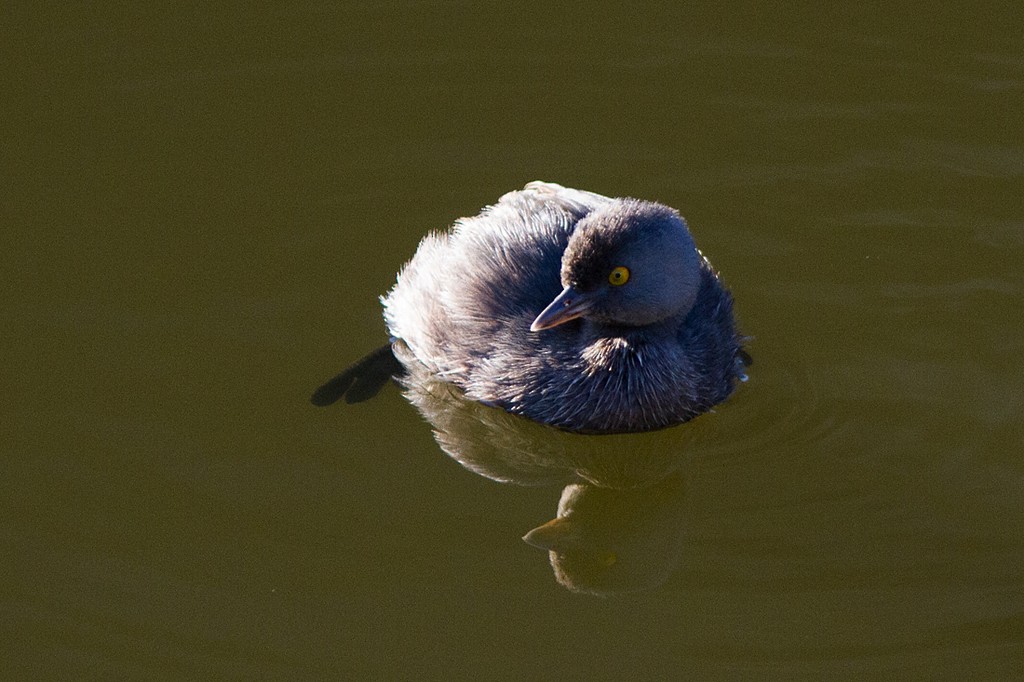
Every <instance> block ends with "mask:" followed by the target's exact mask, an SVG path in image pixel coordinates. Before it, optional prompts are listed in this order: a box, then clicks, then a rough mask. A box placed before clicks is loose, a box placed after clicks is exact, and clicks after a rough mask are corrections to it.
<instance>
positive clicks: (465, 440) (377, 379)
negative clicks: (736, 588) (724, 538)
mask: <svg viewBox="0 0 1024 682" xmlns="http://www.w3.org/2000/svg"><path fill="white" fill-rule="evenodd" d="M386 348H389V349H390V348H393V352H386V351H384V350H378V351H376V352H375V353H374V354H371V355H369V356H367V358H364V359H363V361H361V362H360V363H357V364H356V365H354V366H353V368H351V369H350V370H349V373H348V376H347V377H345V378H344V381H345V382H347V384H348V386H349V390H350V391H351V390H355V393H356V397H357V398H362V397H363V396H364V395H365V394H366V393H368V392H373V393H375V392H376V389H378V388H380V387H381V386H383V385H384V384H386V383H387V381H388V380H389V379H390V378H392V377H395V378H396V379H397V380H398V381H399V383H400V384H401V385H402V387H403V389H404V393H405V396H406V397H407V399H408V400H409V401H410V402H411V403H412V404H413V405H415V406H416V408H417V409H418V410H419V411H420V413H421V414H422V415H423V417H424V418H425V419H426V420H427V421H428V422H429V423H430V424H431V426H432V428H433V433H434V438H435V439H436V441H437V443H438V444H439V445H440V447H441V449H442V450H444V452H445V453H447V454H448V455H449V456H451V457H452V458H453V459H455V460H456V461H457V462H459V463H460V464H461V465H462V466H463V467H465V468H466V469H468V470H470V471H472V472H474V473H476V474H479V475H481V476H484V477H486V478H489V479H491V480H494V481H498V482H501V483H510V484H517V485H524V486H550V485H559V486H564V489H563V491H562V496H561V500H560V501H559V504H558V512H557V516H556V517H555V518H554V519H552V520H550V521H548V522H547V523H544V524H542V525H540V526H538V527H537V528H534V529H533V530H531V531H530V532H528V533H527V534H526V535H525V536H524V538H523V539H524V540H525V541H526V542H527V543H529V544H530V545H533V546H535V547H538V548H540V549H543V550H546V551H547V552H548V554H549V558H550V561H551V566H552V568H553V570H554V573H555V577H556V578H557V580H558V582H559V583H561V584H562V585H563V586H565V587H566V588H568V589H570V590H573V591H577V592H585V593H591V594H599V595H611V594H618V593H625V592H631V591H637V590H644V589H652V588H655V587H657V586H659V585H661V584H662V583H663V582H664V581H665V580H667V579H668V577H669V576H670V575H671V574H672V572H673V570H674V569H675V568H676V566H677V565H678V563H679V560H680V556H681V552H682V547H683V544H684V541H685V535H686V526H685V523H684V518H683V517H684V514H685V489H686V481H687V477H686V476H685V475H684V474H685V473H686V472H688V471H690V470H691V468H692V466H691V465H692V464H693V462H692V456H693V455H692V453H693V452H694V451H695V450H696V449H698V448H697V446H699V445H700V444H701V443H702V442H704V441H706V440H708V439H713V438H714V436H715V432H714V420H704V419H695V420H694V421H692V422H691V423H690V424H687V425H686V426H685V427H682V428H673V429H665V430H662V431H658V432H656V433H641V434H615V435H602V436H593V435H580V434H575V433H571V432H566V431H564V430H559V429H555V428H552V427H550V426H546V425H543V424H538V423H535V422H533V421H530V420H528V419H524V418H523V417H521V416H518V415H515V414H512V413H509V412H507V411H505V410H502V409H499V408H495V407H491V406H488V405H484V404H482V403H479V402H477V401H473V400H468V399H466V397H465V396H464V394H463V392H462V391H461V390H460V389H459V388H458V387H456V386H454V385H452V384H450V383H448V382H446V381H443V380H441V379H439V378H438V377H437V376H436V375H435V374H433V373H432V372H430V371H429V369H428V368H426V367H425V366H424V365H423V364H422V363H419V362H417V361H416V359H415V357H414V356H413V355H412V353H411V352H410V351H409V349H408V348H407V347H406V346H405V345H404V344H403V343H401V342H395V344H394V345H393V346H392V347H386ZM396 369H397V371H396ZM339 376H341V375H339ZM346 395H348V394H346ZM353 402H356V401H353Z"/></svg>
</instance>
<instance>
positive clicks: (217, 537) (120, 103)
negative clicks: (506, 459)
mask: <svg viewBox="0 0 1024 682" xmlns="http://www.w3.org/2000/svg"><path fill="white" fill-rule="evenodd" d="M14 19H15V25H17V26H19V27H20V30H19V31H18V39H17V40H16V41H12V42H11V43H10V45H9V47H8V50H7V52H8V53H10V54H11V57H10V59H9V60H8V63H7V66H6V70H7V71H8V73H9V80H10V81H11V87H10V93H9V96H8V97H7V98H6V99H7V102H6V104H4V105H3V108H4V112H5V114H6V117H5V118H6V119H8V121H9V125H7V126H5V132H4V134H3V139H4V143H3V146H2V149H3V154H4V157H5V163H4V166H5V168H6V169H7V173H6V175H7V176H8V188H7V192H6V193H5V194H6V196H7V199H6V202H5V206H4V209H3V212H4V215H5V220H4V223H5V224H6V225H7V226H8V230H9V236H8V237H7V238H6V239H5V249H4V251H5V260H6V261H8V262H7V264H6V265H5V267H4V270H5V272H6V273H7V274H6V277H5V281H7V283H8V286H7V295H6V296H5V297H4V302H3V306H4V315H5V317H6V319H7V332H6V334H5V335H4V342H3V346H4V354H5V363H4V365H5V369H4V370H3V376H4V378H5V383H6V386H7V397H8V400H7V407H6V408H5V410H4V414H5V419H4V421H5V422H6V427H5V428H4V430H3V433H4V436H5V439H4V440H5V443H6V445H5V448H4V449H5V455H4V457H3V459H2V461H3V464H2V465H0V473H2V475H0V480H2V481H3V484H2V486H3V488H2V490H3V493H2V497H0V499H2V504H3V514H2V519H3V520H2V521H0V537H3V539H4V540H5V542H6V544H7V547H8V555H9V557H10V558H9V560H8V562H7V565H8V571H7V579H6V580H4V581H3V582H4V584H3V589H2V595H3V597H2V600H0V609H2V616H3V617H2V621H3V623H4V625H5V627H4V631H5V632H4V637H3V640H4V642H5V644H4V649H5V650H6V651H7V652H8V653H7V654H5V656H4V659H5V660H6V661H7V665H8V670H9V672H8V674H9V675H12V676H14V677H20V678H41V677H56V676H59V677H62V678H81V677H96V678H100V679H108V678H117V677H143V678H151V677H155V678H171V679H180V678H192V677H198V678H218V677H239V676H241V677H246V678H249V677H267V678H275V679H280V678H290V677H296V676H298V677H301V678H306V679H309V678H332V679H337V678H355V679H361V678H398V679H401V678H414V677H415V678H422V677H426V678H432V679H440V678H444V679H458V678H465V679H523V678H535V677H544V678H547V677H553V676H559V677H562V676H566V677H570V678H572V677H586V678H591V679H610V678H620V677H623V676H626V675H629V676H630V677H640V678H651V679H664V678H666V677H673V678H674V677H685V676H690V677H696V678H698V679H714V678H750V679H764V678H782V679H793V678H799V677H810V678H822V677H829V678H835V677H850V678H857V679H866V678H873V677H876V678H885V679H891V678H892V677H894V676H895V677H917V678H929V679H937V678H943V677H945V678H950V679H963V678H967V677H971V678H982V677H994V678H1008V677H1012V676H1014V675H1020V674H1021V673H1022V670H1021V668H1020V665H1021V663H1020V661H1021V660H1022V659H1024V571H1022V569H1021V565H1022V563H1024V561H1022V560H1024V510H1022V504H1024V465H1022V463H1021V443H1022V430H1021V423H1022V419H1024V388H1022V380H1021V377H1022V376H1024V371H1022V369H1024V367H1022V360H1021V358H1022V357H1024V353H1022V351H1024V348H1022V342H1021V334H1020V332H1021V328H1020V322H1019V317H1020V315H1019V311H1020V309H1021V307H1022V303H1024V287H1022V285H1024V282H1022V275H1021V272H1022V263H1024V218H1022V215H1024V204H1022V201H1021V186H1022V184H1021V183H1022V179H1024V144H1022V142H1021V136H1020V134H1019V133H1020V112H1021V110H1022V108H1024V52H1022V49H1021V45H1020V41H1019V30H1018V28H1017V27H1019V25H1020V22H1019V17H1017V16H1015V13H1014V12H1003V13H998V12H994V11H988V10H985V8H979V9H977V10H976V11H974V12H972V13H971V15H970V16H966V15H964V14H963V13H961V12H960V10H959V9H956V8H952V6H951V7H950V9H948V10H947V9H944V8H943V7H935V8H932V9H931V10H930V12H929V14H928V15H927V16H919V15H910V14H906V15H902V14H900V13H898V12H896V11H888V12H887V13H886V14H869V13H868V12H867V11H865V12H863V13H861V14H840V13H833V14H828V13H824V14H816V15H813V16H811V15H798V14H795V13H790V12H788V11H786V10H782V9H778V8H776V9H773V10H772V12H771V13H758V12H755V11H752V8H751V10H748V11H739V10H737V11H734V12H724V11H723V10H722V9H721V8H720V7H719V6H718V5H712V4H706V5H704V6H701V5H697V6H692V5H691V6H688V7H687V8H685V9H677V8H675V7H674V6H673V5H668V4H666V5H665V6H662V5H660V4H658V3H643V4H641V5H639V6H630V7H629V8H623V7H621V6H619V5H617V4H608V5H607V6H606V7H600V8H598V7H597V6H592V7H591V9H590V10H589V11H587V12H585V13H584V12H571V13H570V12H564V13H563V12H561V11H559V10H557V9H553V8H550V7H545V8H537V9H535V10H534V11H527V10H525V9H511V8H510V9H504V10H501V9H497V10H490V9H485V8H483V7H481V6H479V5H477V4H469V3H466V4H464V3H443V2H437V3H433V2H420V3H391V4H384V5H380V4H378V5H375V6H372V7H370V6H367V7H334V6H331V5H321V4H301V3H300V4H298V5H292V6H290V7H289V8H287V9H281V10H262V11H261V12H252V11H250V12H242V11H240V10H239V11H227V10H221V9H212V8H210V9H203V8H200V9H187V8H179V7H164V8H158V7H150V6H148V5H147V6H145V7H143V6H140V7H138V8H135V9H124V8H122V9H116V10H115V9H114V8H108V9H85V10H81V9H78V10H76V9H62V10H61V11H60V12H54V13H53V14H52V15H49V16H44V14H43V12H42V10H36V9H34V10H31V12H29V11H27V10H26V11H24V12H23V13H22V16H18V17H14ZM533 179H545V180H551V181H557V182H561V183H563V184H567V185H570V186H577V187H582V188H586V189H590V190H594V191H598V192H602V193H605V194H612V195H634V196H639V197H643V198H648V199H655V200H659V201H662V202H664V203H667V204H670V205H672V206H675V207H678V208H679V209H680V210H681V212H682V213H683V214H684V215H685V216H686V217H687V219H688V220H689V222H690V223H691V226H692V228H693V231H694V234H695V237H696V239H697V241H698V243H699V244H700V246H701V248H702V250H703V251H704V253H705V254H706V255H707V256H708V257H709V258H710V259H711V261H712V262H713V263H714V264H715V266H716V267H717V268H719V269H720V270H721V272H722V274H723V277H724V278H725V280H726V282H727V283H728V284H729V286H730V287H731V288H732V290H733V292H734V295H735V297H736V305H737V314H738V317H739V320H740V324H741V325H742V327H743V329H744V330H745V332H746V333H748V334H749V335H750V336H751V337H752V341H751V342H750V352H751V353H752V354H753V355H754V357H755V363H756V364H755V365H754V367H753V368H752V370H751V379H750V381H749V382H748V383H747V384H744V385H743V386H741V387H740V389H739V390H738V392H737V393H736V394H735V396H734V398H733V399H732V400H731V401H730V402H729V403H728V404H726V405H725V406H723V407H722V409H720V410H718V411H717V412H716V413H715V414H712V415H708V416H706V417H703V418H701V420H698V422H695V423H693V424H690V425H687V426H685V427H683V428H684V429H690V428H692V429H693V440H694V442H693V443H692V445H691V448H692V450H691V451H689V452H687V456H688V458H689V459H688V460H687V464H686V466H685V467H683V468H682V473H683V474H684V475H685V479H686V484H685V485H686V487H685V498H681V499H682V501H681V502H679V503H678V506H675V507H672V509H673V512H672V515H671V524H669V522H667V521H665V522H663V525H666V524H668V527H671V528H672V529H673V530H674V531H678V532H674V534H672V536H671V537H672V538H673V540H672V542H674V543H677V545H673V546H674V547H675V548H676V549H677V550H678V557H676V558H677V559H678V562H677V563H676V564H675V566H674V568H673V569H672V571H671V572H670V573H669V574H668V575H666V576H664V578H665V579H664V581H662V582H661V583H660V584H659V585H658V586H657V587H652V588H650V589H647V590H644V591H640V592H636V593H631V594H628V595H620V596H611V597H594V596H591V595H586V594H576V593H573V592H571V591H569V590H567V589H566V588H565V587H563V586H562V585H560V584H559V583H558V582H557V580H556V579H555V575H554V573H553V571H552V568H551V566H550V565H549V563H548V560H547V557H546V556H545V555H544V554H543V553H542V552H540V551H538V550H537V549H535V548H532V547H530V546H528V545H526V544H525V543H523V542H522V541H521V539H520V537H521V536H522V535H523V533H525V532H526V531H528V530H530V529H531V528H534V527H536V526H538V525H540V524H541V523H544V522H545V521H547V520H549V519H551V518H553V517H554V515H555V511H556V506H557V503H558V499H559V495H560V490H561V484H560V483H556V482H550V484H549V485H540V486H527V487H523V486H516V485H503V484H499V483H496V482H494V481H492V480H489V479H488V478H484V477H481V476H479V475H477V474H475V473H472V472H471V471H469V470H467V469H465V468H463V467H462V466H460V465H459V463H457V462H456V461H455V460H453V459H452V458H450V457H448V456H447V455H446V454H444V452H443V451H442V449H441V448H440V447H439V445H438V443H437V442H435V440H434V438H433V437H432V433H431V428H430V426H429V425H428V424H427V423H426V422H425V421H424V419H423V418H422V417H421V416H420V414H419V413H418V412H417V410H416V409H414V408H413V407H412V406H411V405H410V404H409V403H408V402H407V401H406V400H405V399H404V398H403V397H402V396H401V395H400V393H399V392H398V391H397V390H393V389H390V388H389V389H388V390H385V391H384V392H383V393H382V394H381V395H380V396H379V397H378V399H376V400H375V401H373V402H371V403H368V404H364V405H359V406H352V407H349V406H338V407H336V408H332V409H329V410H318V409H315V408H313V407H311V406H310V405H309V404H308V402H307V398H308V394H309V393H310V391H311V390H312V389H313V388H314V387H315V386H317V385H318V384H319V383H320V381H321V380H323V379H325V378H327V376H329V375H330V374H331V373H333V372H334V371H336V370H338V369H340V368H341V367H343V366H344V365H345V364H346V363H348V362H350V361H351V360H354V359H355V358H357V357H359V356H360V355H362V354H363V353H364V352H367V351H369V350H371V349H372V348H374V347H376V346H377V345H379V344H380V343H382V342H383V341H384V340H385V332H384V329H383V323H382V321H381V319H380V311H379V306H378V304H377V302H376V297H377V296H378V295H379V294H381V293H383V292H384V291H386V290H387V289H388V287H389V286H390V285H391V283H392V282H393V278H394V273H395V272H396V271H397V270H398V268H399V267H400V266H401V264H402V263H403V262H404V261H405V260H406V259H407V258H408V257H409V256H410V255H411V254H412V252H413V251H414V250H415V247H416V244H417V242H418V240H419V238H420V237H421V236H422V235H423V234H424V233H426V232H427V231H428V230H431V229H440V228H443V227H445V226H446V225H448V224H450V223H451V221H452V220H454V219H456V218H458V217H459V216H462V215H467V214H473V213H476V212H477V210H478V209H479V208H480V207H481V206H483V205H485V204H486V203H488V202H491V201H494V200H495V199H496V198H497V197H498V196H500V195H501V194H502V193H503V192H505V191H508V190H510V189H514V188H517V187H521V186H522V185H523V184H525V183H526V182H527V181H529V180H533ZM651 438H652V439H653V445H652V446H651V447H654V448H657V447H663V448H666V449H667V448H669V447H675V445H676V443H675V440H674V438H675V436H674V435H673V434H653V435H652V436H651ZM673 452H674V451H673Z"/></svg>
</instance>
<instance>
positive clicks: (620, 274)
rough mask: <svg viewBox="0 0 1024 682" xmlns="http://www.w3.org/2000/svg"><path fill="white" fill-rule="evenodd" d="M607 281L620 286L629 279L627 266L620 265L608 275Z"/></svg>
mask: <svg viewBox="0 0 1024 682" xmlns="http://www.w3.org/2000/svg"><path fill="white" fill-rule="evenodd" d="M608 281H609V282H611V283H612V284H614V285H615V286H617V287H618V286H622V285H623V284H625V283H626V282H628V281H629V268H627V267H624V266H622V265H620V266H619V267H617V268H615V269H614V270H612V271H611V273H609V275H608Z"/></svg>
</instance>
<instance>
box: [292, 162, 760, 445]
mask: <svg viewBox="0 0 1024 682" xmlns="http://www.w3.org/2000/svg"><path fill="white" fill-rule="evenodd" d="M381 301H382V303H383V305H384V318H385V321H386V323H387V328H388V331H389V332H390V335H391V344H389V346H385V347H384V348H381V349H378V350H377V351H374V353H371V354H370V355H369V356H367V357H366V358H364V359H363V360H361V361H360V362H358V363H356V365H354V366H353V367H352V368H350V369H349V370H346V371H345V372H342V373H341V374H339V375H338V376H337V377H335V378H334V379H332V380H331V381H329V382H327V383H326V384H324V385H323V386H321V387H320V389H318V391H317V392H316V393H314V395H313V398H312V401H313V402H314V403H315V404H318V405H325V404H330V403H332V402H334V401H336V400H337V399H338V398H340V397H341V396H342V395H345V397H346V400H348V401H349V402H357V401H359V400H363V399H365V398H367V397H369V396H370V395H372V394H373V393H375V392H376V390H377V389H378V388H379V387H380V385H382V384H383V383H385V382H386V380H387V378H388V377H390V376H396V377H397V376H400V375H401V374H402V373H403V367H404V366H405V364H404V363H409V362H416V363H420V364H421V365H422V366H424V367H426V368H427V369H428V370H429V371H430V372H432V373H433V374H434V375H436V376H437V377H439V378H441V379H443V380H444V381H447V382H449V383H451V384H453V385H455V386H457V387H458V388H459V389H461V390H462V391H463V392H464V393H465V396H466V397H467V398H469V399H471V400H476V401H479V402H481V403H484V404H487V405H493V406H495V407H500V408H503V409H505V410H508V411H509V412H512V413H515V414H519V415H522V416H524V417H527V418H529V419H532V420H534V421H537V422H541V423H544V424H549V425H551V426H554V427H557V428H560V429H564V430H568V431H575V432H580V433H623V432H638V431H650V430H653V429H659V428H664V427H667V426H672V425H674V424H678V423H682V422H685V421H687V420H689V419H692V418H693V417H695V416H697V415H699V414H702V413H704V412H706V411H708V410H710V409H711V408H712V407H713V406H715V405H717V404H718V403H720V402H722V401H723V400H725V399H726V398H727V397H728V396H729V394H730V393H731V392H732V390H733V387H734V384H735V382H736V380H737V379H740V378H743V376H744V374H743V373H744V367H745V365H746V364H748V363H749V356H747V354H746V353H745V352H744V351H743V349H742V341H743V337H742V336H740V335H739V334H738V332H737V330H736V326H735V323H734V320H733V312H732V296H731V294H730V293H729V291H728V290H727V289H726V288H725V287H724V286H723V284H722V282H721V281H720V279H719V276H718V274H717V273H716V272H715V271H714V269H713V268H712V267H711V265H710V263H709V262H708V261H707V259H706V258H705V257H704V256H703V255H702V254H701V253H700V251H698V250H697V247H696V245H695V244H694V241H693V238H692V237H691V235H690V231H689V229H688V228H687V225H686V222H685V221H684V220H683V218H682V217H681V216H680V215H679V213H678V212H676V211H675V210H674V209H672V208H669V207H668V206H665V205H663V204H659V203H655V202H651V201H642V200H638V199H629V198H610V197H606V196H602V195H600V194H595V193H593V192H586V191H581V190H575V189H569V188H566V187H562V186H561V185H556V184H552V183H546V182H531V183H529V184H528V185H526V187H525V188H524V189H522V190H520V191H514V192H509V193H508V194H505V195H504V196H502V197H501V198H500V199H499V200H498V202H497V203H496V204H494V205H493V206H489V207H487V208H484V209H483V211H481V213H480V214H479V215H477V216H474V217H472V218H462V219H460V220H458V221H456V223H455V225H454V226H453V227H452V228H451V229H450V230H449V231H446V232H435V233H431V234H429V235H427V236H426V237H425V238H424V239H423V241H422V242H421V243H420V245H419V248H418V250H417V251H416V254H415V255H414V256H413V258H412V260H410V261H409V262H408V263H407V264H406V265H405V266H404V267H403V268H402V270H401V272H400V273H399V275H398V281H397V283H396V284H395V286H394V288H392V290H391V291H390V292H389V293H388V294H387V295H386V296H384V297H382V299H381ZM389 351H391V352H389Z"/></svg>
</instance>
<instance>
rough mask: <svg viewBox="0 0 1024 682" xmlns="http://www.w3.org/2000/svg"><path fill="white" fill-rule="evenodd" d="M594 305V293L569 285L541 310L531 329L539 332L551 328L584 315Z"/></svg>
mask: <svg viewBox="0 0 1024 682" xmlns="http://www.w3.org/2000/svg"><path fill="white" fill-rule="evenodd" d="M593 305H594V298H593V294H584V293H581V292H579V291H577V290H576V289H573V288H572V287H571V286H568V287H566V288H565V289H562V293H560V294H559V295H558V296H557V297H556V298H555V300H553V301H552V302H551V303H549V304H548V307H547V308H545V309H544V310H543V311H541V314H540V315H538V316H537V319H536V320H534V321H533V324H531V325H530V331H531V332H539V331H540V330H542V329H550V328H551V327H557V326H558V325H560V324H562V323H563V322H568V321H569V320H575V319H576V318H577V317H580V316H581V315H584V314H585V313H586V312H587V311H588V310H590V308H591V306H593Z"/></svg>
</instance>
